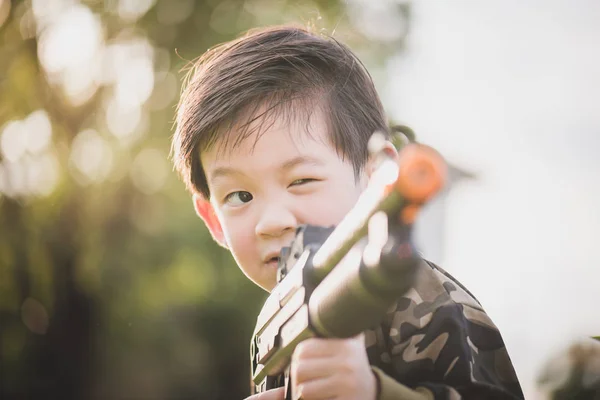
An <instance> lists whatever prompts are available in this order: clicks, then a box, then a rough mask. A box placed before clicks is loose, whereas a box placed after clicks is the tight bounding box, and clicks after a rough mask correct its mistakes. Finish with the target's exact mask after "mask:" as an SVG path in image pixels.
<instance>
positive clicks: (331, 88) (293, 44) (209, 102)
mask: <svg viewBox="0 0 600 400" xmlns="http://www.w3.org/2000/svg"><path fill="white" fill-rule="evenodd" d="M186 80H187V83H186V84H185V85H184V89H183V91H182V95H181V99H180V102H179V105H178V113H177V121H176V131H175V134H174V136H173V142H172V156H173V161H174V164H175V168H176V169H177V170H178V172H179V174H180V175H181V177H182V179H183V181H184V182H185V184H186V186H187V188H188V190H190V192H192V193H197V194H200V195H202V196H204V197H205V198H207V199H208V198H209V197H210V193H209V189H208V185H207V182H206V177H205V174H204V170H203V168H202V165H201V161H200V152H201V151H205V150H208V149H210V148H212V146H214V145H215V144H216V143H219V144H220V145H223V148H234V147H235V146H236V145H237V144H239V143H240V142H241V141H242V140H245V139H246V138H247V137H248V136H249V135H250V134H251V133H252V132H251V131H250V130H249V129H248V127H249V125H250V123H251V122H252V121H257V120H258V121H261V125H262V122H264V121H266V120H269V118H267V117H268V116H269V115H270V116H273V115H274V113H277V114H278V115H281V114H282V113H283V114H285V115H286V116H291V117H297V116H298V115H306V116H308V115H310V113H311V110H313V109H315V108H316V107H318V108H320V109H321V110H322V111H323V115H324V117H325V118H326V122H327V127H328V130H329V132H328V135H329V139H330V143H331V145H332V146H333V147H334V148H335V149H336V151H337V152H338V154H339V155H340V156H341V157H342V158H347V159H348V160H350V162H351V163H352V165H353V168H354V171H355V173H356V175H358V173H359V172H360V171H361V169H362V168H363V167H364V165H365V162H366V160H367V155H368V154H367V142H368V140H369V138H370V136H371V135H372V134H373V132H375V131H381V132H383V133H384V134H388V128H387V123H386V118H385V112H384V110H383V106H382V105H381V101H380V99H379V96H378V94H377V92H376V90H375V86H374V84H373V81H372V79H371V76H370V75H369V73H368V72H367V70H366V69H365V67H364V66H363V64H362V63H361V62H360V60H358V58H357V57H356V56H355V55H354V54H353V53H352V51H351V50H350V49H349V48H348V47H347V46H345V45H343V44H341V43H339V42H338V41H337V40H335V39H333V38H331V37H327V36H324V35H320V34H315V33H312V32H310V31H308V30H306V29H304V28H300V27H295V26H277V27H270V28H261V29H256V30H251V31H248V33H246V34H245V35H244V36H242V37H240V38H238V39H236V40H233V41H231V42H227V43H224V44H221V45H218V46H216V47H214V48H212V49H210V50H209V51H207V52H206V53H205V54H203V55H202V56H201V57H200V58H199V59H197V60H196V61H195V62H194V64H193V67H192V69H190V71H189V72H188V74H187V76H186ZM261 107H262V108H263V109H264V108H266V111H262V112H261V113H260V114H259V115H257V114H256V113H257V111H258V110H259V109H260V108H261ZM241 120H245V122H244V123H242V124H241ZM240 128H241V129H240Z"/></svg>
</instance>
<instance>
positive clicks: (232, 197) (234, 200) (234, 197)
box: [225, 190, 253, 206]
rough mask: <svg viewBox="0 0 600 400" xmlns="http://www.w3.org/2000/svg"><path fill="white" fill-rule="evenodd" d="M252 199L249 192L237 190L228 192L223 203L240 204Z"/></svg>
mask: <svg viewBox="0 0 600 400" xmlns="http://www.w3.org/2000/svg"><path fill="white" fill-rule="evenodd" d="M252 199H253V197H252V194H251V193H250V192H246V191H243V190H240V191H238V192H232V193H229V194H228V195H227V196H226V197H225V203H228V204H229V205H230V206H241V205H242V204H245V203H248V202H250V200H252Z"/></svg>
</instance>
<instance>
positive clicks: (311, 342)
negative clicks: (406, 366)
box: [291, 334, 377, 400]
mask: <svg viewBox="0 0 600 400" xmlns="http://www.w3.org/2000/svg"><path fill="white" fill-rule="evenodd" d="M291 374H292V382H293V384H294V385H295V386H296V390H297V391H298V392H297V393H301V394H302V397H301V398H302V400H317V399H336V400H375V397H376V396H377V382H376V378H375V375H374V374H373V372H372V370H371V366H370V365H369V359H368V358H367V351H366V349H365V344H364V335H363V334H360V335H358V336H356V337H354V338H351V339H317V338H312V339H307V340H305V341H303V342H301V343H300V344H299V345H298V346H297V347H296V349H295V351H294V355H293V356H292V365H291Z"/></svg>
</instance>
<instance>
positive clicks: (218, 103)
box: [173, 26, 523, 400]
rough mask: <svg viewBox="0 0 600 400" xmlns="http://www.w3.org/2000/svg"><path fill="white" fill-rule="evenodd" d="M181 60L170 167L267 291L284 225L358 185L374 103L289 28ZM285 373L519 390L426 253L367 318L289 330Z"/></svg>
mask: <svg viewBox="0 0 600 400" xmlns="http://www.w3.org/2000/svg"><path fill="white" fill-rule="evenodd" d="M192 72H193V74H191V75H190V77H191V79H190V80H189V82H188V83H187V86H186V87H185V89H184V91H183V93H182V97H181V101H180V104H179V109H178V115H177V129H176V133H175V135H174V138H173V153H174V162H175V166H176V168H177V169H178V171H179V173H180V175H181V176H182V178H183V180H184V181H185V183H186V185H187V187H188V189H189V190H190V192H191V193H192V194H193V202H194V207H195V210H196V212H197V214H198V215H199V216H200V218H202V220H203V221H204V223H205V224H206V226H207V227H208V229H209V231H210V233H211V234H212V237H213V238H214V239H215V240H216V241H217V243H219V244H220V245H221V246H224V247H226V248H227V249H229V250H230V251H231V253H232V255H233V257H234V258H235V260H236V262H237V264H238V265H239V267H240V268H241V270H242V271H243V272H244V274H245V275H246V276H247V277H248V278H249V279H251V280H252V281H253V282H255V283H256V284H257V285H259V286H260V287H262V288H263V289H265V290H267V291H271V290H272V289H273V287H274V286H275V285H276V271H277V262H278V260H277V256H278V254H279V251H280V249H281V248H282V247H284V246H288V245H289V244H290V242H291V240H292V239H293V237H294V232H295V228H296V226H298V225H300V224H312V225H321V226H331V225H335V224H337V223H339V222H340V220H341V219H342V218H343V217H344V215H345V214H346V213H347V212H348V211H349V210H350V209H351V208H352V206H353V205H354V203H355V201H356V200H357V198H358V196H359V195H360V193H361V192H362V191H363V190H364V188H365V186H366V184H367V182H368V178H369V163H368V162H369V160H368V155H367V141H368V139H369V138H370V136H371V134H372V133H373V132H375V131H382V132H388V133H389V129H388V127H387V124H386V118H385V114H384V111H383V107H382V105H381V102H380V100H379V97H378V95H377V93H376V91H375V88H374V85H373V82H372V80H371V78H370V76H369V74H368V73H367V72H366V70H365V69H364V67H363V65H362V64H361V63H360V61H359V60H358V59H357V58H356V57H355V56H354V55H353V54H352V52H351V51H350V50H349V49H348V48H347V47H346V46H344V45H342V44H340V43H338V42H337V41H335V40H332V39H330V38H324V37H321V36H319V35H315V34H312V33H310V32H308V31H306V30H304V29H301V28H295V27H285V26H284V27H273V28H268V29H261V30H255V31H251V32H249V33H248V34H247V35H245V36H244V37H241V38H239V39H237V40H234V41H232V42H229V43H225V44H223V45H220V46H218V47H216V48H214V49H212V50H210V51H208V52H207V53H206V54H204V55H203V56H202V57H201V58H200V59H199V60H198V61H197V62H196V64H195V69H194V70H193V71H192ZM388 149H389V150H390V151H392V152H393V151H394V148H393V146H392V145H391V143H388ZM291 373H292V379H293V382H295V384H296V385H297V388H298V390H299V392H300V393H302V398H303V399H304V400H310V399H357V400H371V399H381V400H384V399H433V398H434V399H460V398H465V399H467V398H468V399H473V398H478V399H493V398H498V399H500V398H502V399H509V398H510V399H515V398H522V397H523V395H522V392H521V388H520V386H519V383H518V381H517V378H516V375H515V372H514V369H513V367H512V365H511V361H510V359H509V357H508V354H507V352H506V349H505V347H504V344H503V342H502V338H501V337H500V334H499V332H498V330H497V329H496V327H495V326H494V324H493V323H492V322H491V320H490V319H489V318H488V317H487V315H486V314H485V312H484V311H483V310H482V308H481V306H480V305H479V303H478V302H477V301H476V300H475V299H474V298H473V297H472V296H471V295H470V294H469V292H468V291H467V290H466V289H464V288H463V287H462V286H461V285H460V284H459V283H458V282H457V281H456V280H454V279H453V278H452V277H451V276H449V275H448V274H446V273H445V272H444V271H443V270H441V269H440V268H438V267H437V266H435V265H433V264H431V263H425V262H424V263H423V265H422V266H421V269H420V271H419V274H418V279H417V283H416V285H415V287H414V288H413V289H411V291H409V292H408V293H406V294H405V296H404V297H402V298H401V299H400V300H399V301H398V303H397V305H396V306H395V308H394V309H392V310H390V311H389V313H388V315H387V318H386V320H385V321H383V322H382V324H381V325H380V326H379V327H378V328H377V329H374V330H372V331H367V332H365V333H363V334H361V335H359V336H358V337H355V338H352V339H344V340H338V339H320V338H319V339H317V338H315V339H309V340H306V341H304V342H302V343H301V344H300V345H299V346H298V347H297V349H296V351H295V352H294V355H293V358H292V369H291ZM251 398H252V399H255V400H256V399H258V398H260V399H261V400H267V399H283V392H282V390H281V389H276V390H272V391H268V392H265V393H263V394H261V395H256V396H253V397H251Z"/></svg>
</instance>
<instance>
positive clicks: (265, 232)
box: [196, 113, 367, 291]
mask: <svg viewBox="0 0 600 400" xmlns="http://www.w3.org/2000/svg"><path fill="white" fill-rule="evenodd" d="M269 122H271V121H269ZM286 122H287V119H284V118H278V119H276V120H275V121H274V123H273V124H270V123H267V124H265V125H266V126H267V127H268V129H266V130H264V131H263V133H262V135H261V136H260V138H259V139H258V141H256V137H255V136H250V137H248V138H247V139H246V140H244V141H243V142H242V143H241V144H240V145H239V146H237V147H235V148H234V149H227V151H225V152H222V151H219V150H220V149H219V146H215V147H213V149H211V151H206V152H203V153H202V154H201V161H202V166H203V168H204V171H205V173H206V178H207V181H208V187H209V189H210V193H211V199H210V203H211V205H212V207H213V208H214V211H215V214H216V216H217V218H218V220H219V222H220V225H221V227H222V229H223V234H224V239H225V244H226V246H227V247H228V248H229V249H230V251H231V253H232V254H233V256H234V258H235V260H236V261H237V263H238V265H239V266H240V268H241V269H242V271H243V272H244V273H245V274H246V276H248V278H250V279H251V280H252V281H254V282H255V283H256V284H258V285H259V286H261V287H262V288H264V289H265V290H267V291H271V290H272V289H273V287H274V286H275V285H276V283H277V278H276V276H277V261H276V259H275V257H276V256H278V255H279V251H280V250H281V248H282V247H284V246H288V245H289V244H290V243H291V241H292V239H293V238H294V235H295V228H296V227H297V226H298V225H300V224H312V225H321V226H331V225H337V224H338V223H339V222H340V221H341V220H342V218H343V217H344V215H345V214H346V213H347V212H348V211H349V210H350V209H351V208H352V206H353V205H354V203H355V202H356V200H357V199H358V196H359V195H360V193H361V192H362V190H363V189H364V188H365V185H366V182H367V179H366V174H365V173H362V174H361V176H360V177H359V179H356V178H355V175H354V170H353V167H352V165H351V164H350V162H348V161H342V159H341V158H340V157H339V156H338V154H337V153H336V151H335V149H334V148H333V147H332V146H331V145H330V144H329V139H328V133H327V128H326V124H325V120H324V118H323V117H322V115H321V114H320V113H314V114H313V116H312V118H311V120H310V124H309V129H310V134H308V133H307V131H306V124H305V123H304V121H302V120H301V121H299V122H298V123H292V124H291V125H290V124H287V125H286ZM253 135H256V134H253ZM196 201H198V200H196ZM197 207H198V205H197ZM209 228H210V229H213V228H214V227H212V228H211V227H210V226H209Z"/></svg>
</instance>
